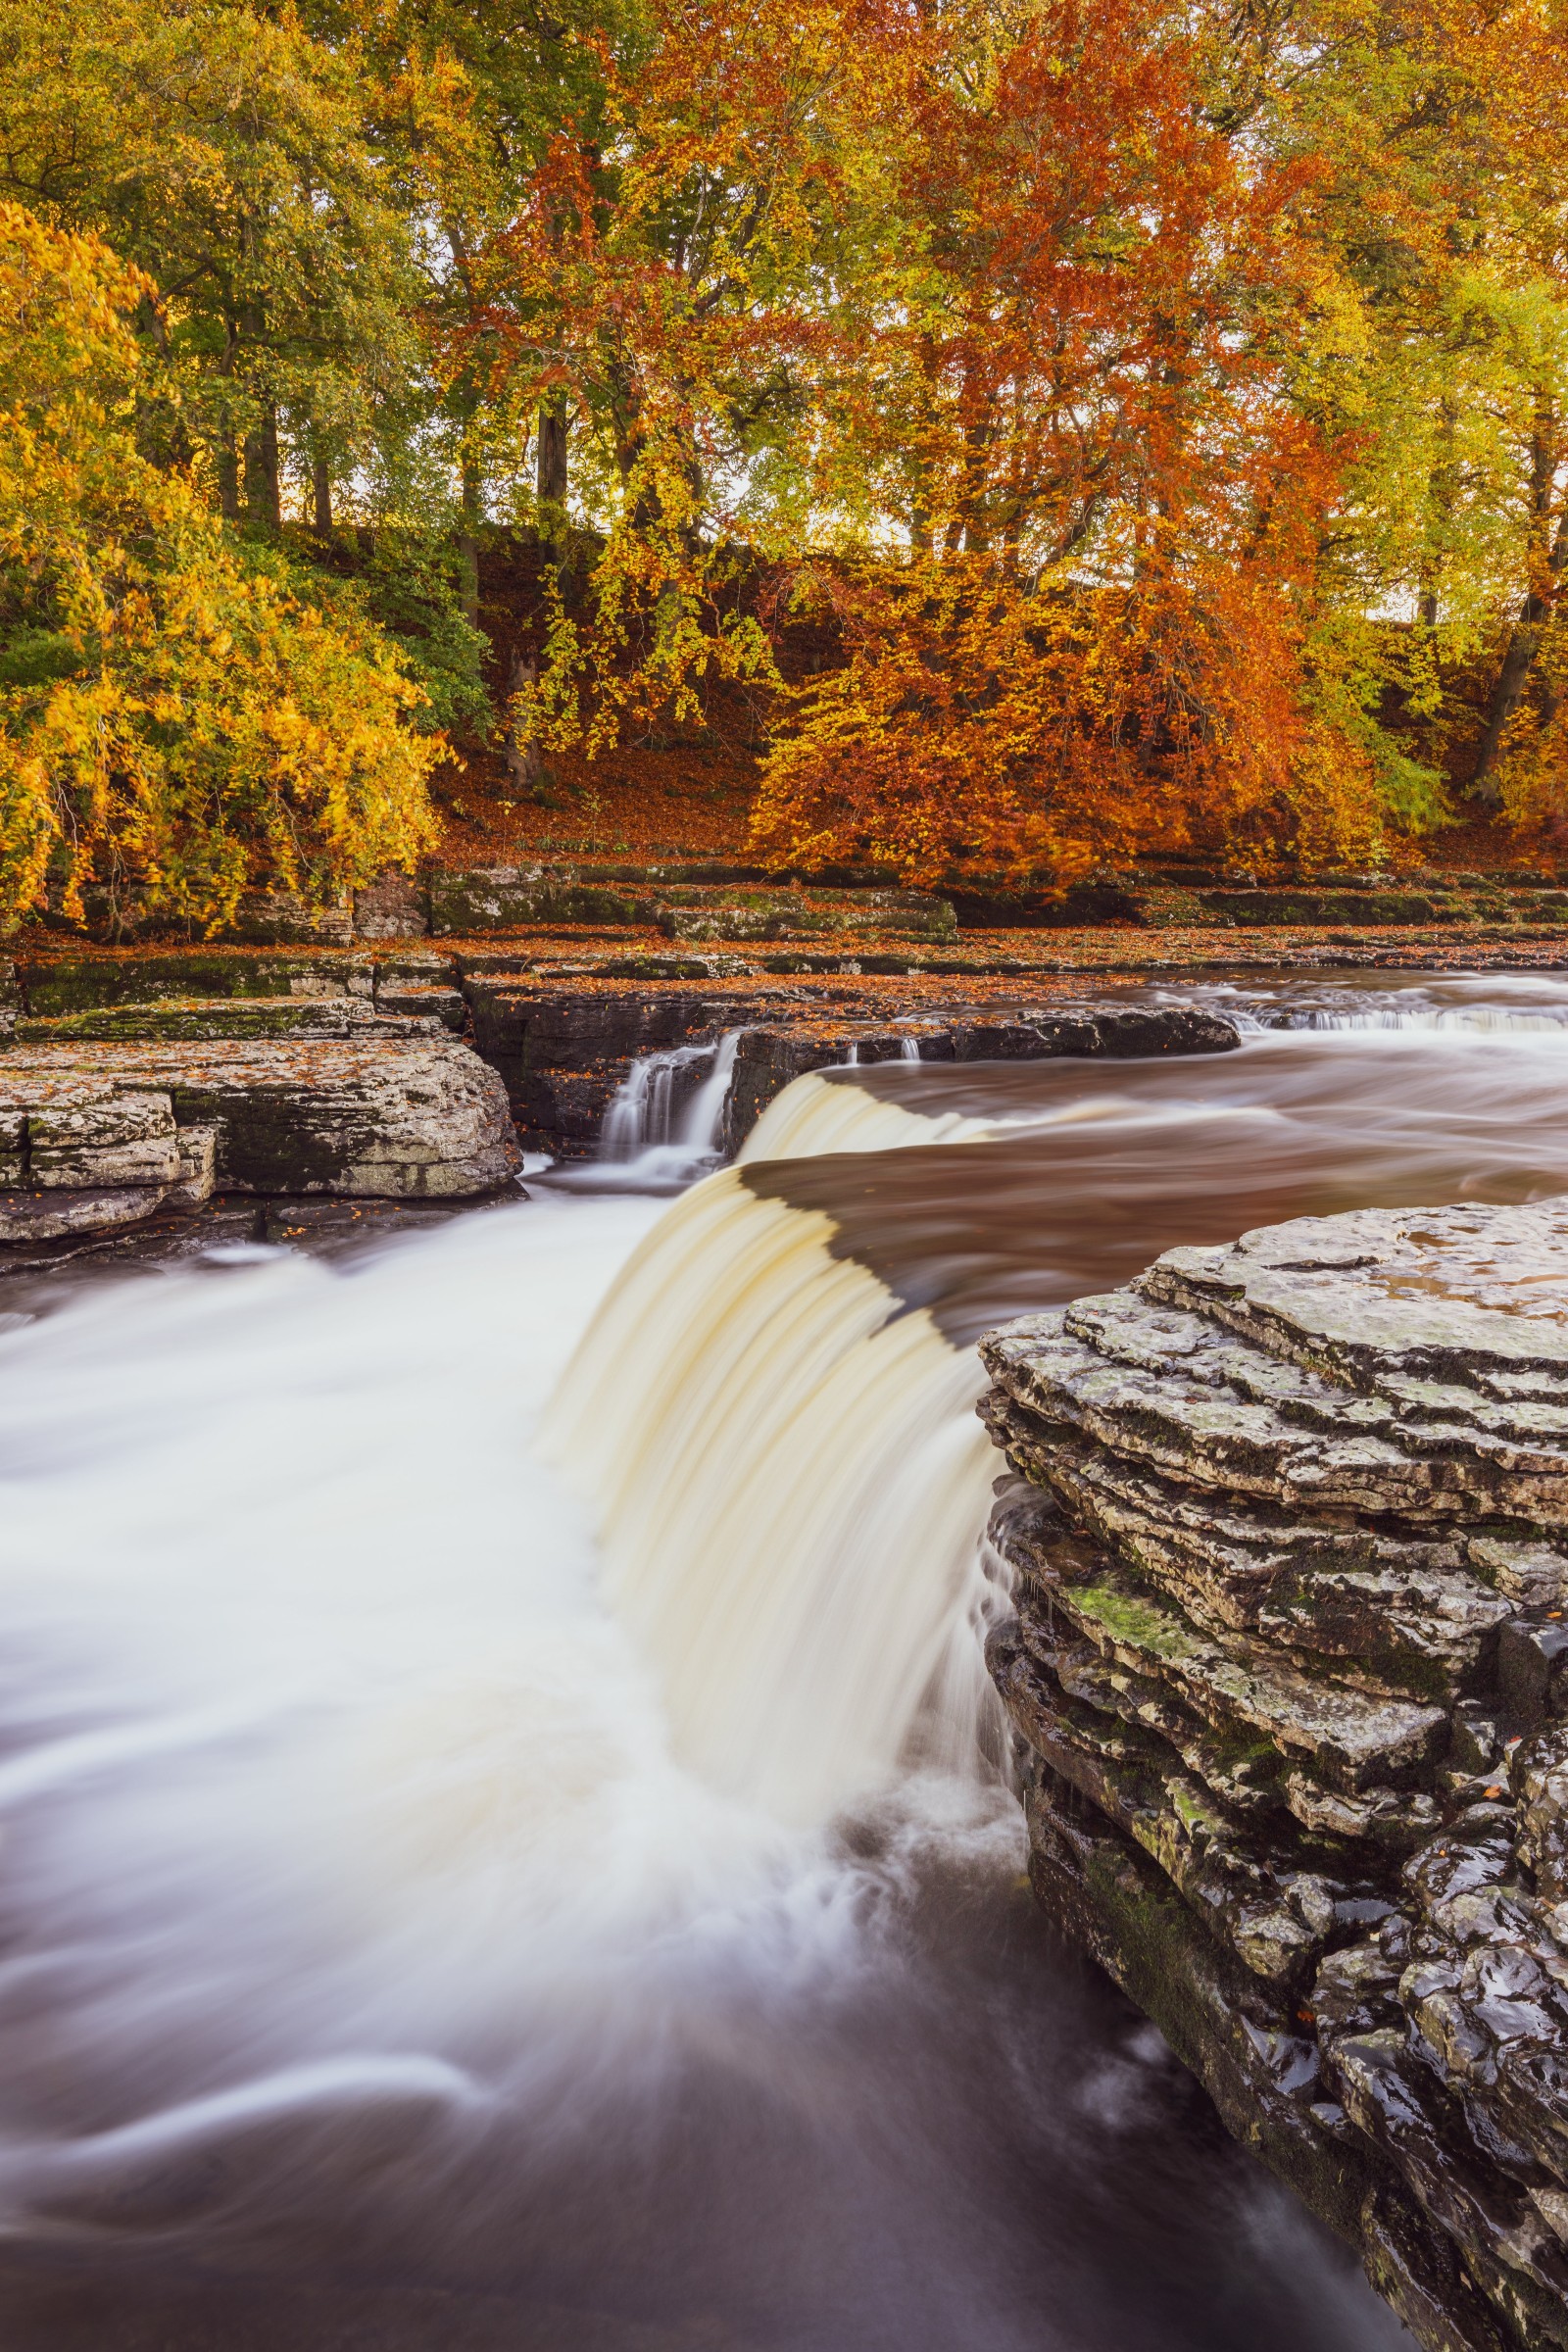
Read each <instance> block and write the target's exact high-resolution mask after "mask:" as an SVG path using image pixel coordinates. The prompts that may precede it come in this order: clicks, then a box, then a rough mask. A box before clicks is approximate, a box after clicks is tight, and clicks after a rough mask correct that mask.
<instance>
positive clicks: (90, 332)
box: [0, 206, 444, 926]
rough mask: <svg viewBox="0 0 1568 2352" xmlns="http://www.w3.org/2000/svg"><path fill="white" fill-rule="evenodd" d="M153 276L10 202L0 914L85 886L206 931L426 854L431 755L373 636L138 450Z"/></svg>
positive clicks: (0, 647) (3, 298) (123, 909)
mask: <svg viewBox="0 0 1568 2352" xmlns="http://www.w3.org/2000/svg"><path fill="white" fill-rule="evenodd" d="M146 293H147V287H146V281H145V279H144V278H142V277H141V276H140V275H139V274H138V273H137V272H136V271H134V270H129V269H127V268H126V267H125V265H124V264H123V263H121V262H119V261H117V260H116V258H115V257H114V255H113V254H111V253H110V252H109V250H108V249H107V248H106V247H105V246H104V245H103V244H102V243H101V242H100V241H99V240H97V239H96V238H92V237H83V236H71V235H67V234H64V233H62V232H61V231H59V230H54V229H50V228H47V227H45V226H44V225H43V224H42V223H41V222H39V221H36V220H34V219H33V218H32V217H31V216H30V215H29V214H27V213H25V212H23V211H22V210H21V209H20V208H17V207H14V206H4V207H0V668H3V672H4V682H3V683H0V923H6V922H11V921H14V920H15V919H16V918H17V917H18V916H19V915H21V914H23V913H25V911H26V909H27V908H28V907H30V906H35V905H36V904H37V903H38V901H39V898H40V895H41V893H42V892H43V889H44V886H45V882H46V878H47V879H52V880H56V881H58V882H59V884H60V886H61V892H62V897H61V905H62V907H63V910H64V911H65V912H67V913H68V914H78V915H79V914H80V913H81V911H82V909H83V907H84V905H85V894H86V893H87V892H88V891H89V890H93V889H96V890H98V891H100V892H102V893H103V894H104V895H105V897H106V899H107V902H108V905H109V907H110V910H111V913H112V914H113V915H114V916H115V917H116V918H117V919H119V920H123V919H124V918H125V917H126V916H127V915H128V914H129V913H130V911H131V910H132V908H133V907H135V908H139V909H140V910H142V911H145V912H148V913H164V914H169V915H172V916H176V917H179V918H182V919H184V920H186V921H189V922H193V923H197V924H202V925H206V926H216V925H218V924H221V923H222V922H225V921H227V920H228V919H229V918H231V916H232V914H233V911H234V907H235V905H236V903H237V901H238V899H239V896H240V894H241V893H242V892H243V891H245V890H246V889H248V888H252V887H256V886H267V887H284V888H289V889H293V890H298V891H301V892H304V893H305V894H306V895H308V896H310V897H314V898H324V897H328V896H332V895H335V894H336V893H337V892H339V891H341V890H343V889H344V888H346V887H348V886H349V885H351V884H354V883H359V882H363V881H366V880H368V879H369V878H370V876H371V875H372V874H374V873H375V872H377V871H378V870H379V869H380V868H381V867H382V866H384V865H386V864H388V863H393V862H397V863H402V862H407V861H408V860H410V859H412V858H416V857H417V856H418V855H419V854H420V853H421V851H423V850H424V849H425V848H427V847H428V846H429V845H430V843H431V841H432V840H433V837H434V831H435V826H434V820H433V817H432V813H431V809H430V806H429V802H428V799H427V796H426V789H425V787H426V780H427V778H428V776H429V773H430V770H431V768H432V767H433V766H434V764H435V762H436V761H437V760H438V759H439V758H440V757H441V753H442V751H443V749H444V746H443V745H442V742H441V739H440V738H439V737H434V736H421V735H418V734H417V733H415V732H414V731H413V729H412V728H411V727H410V725H409V724H408V720H409V717H410V714H411V713H412V712H413V711H415V710H417V708H418V706H419V704H420V702H421V697H420V694H419V690H418V688H417V686H416V685H415V684H414V683H413V682H412V681H411V680H410V678H409V677H408V676H407V674H406V672H405V670H404V668H403V666H402V664H401V663H400V662H399V661H398V660H397V658H396V656H395V655H394V653H393V652H392V650H391V648H390V646H389V644H388V641H387V640H386V638H385V637H384V636H382V635H381V633H380V632H379V631H377V630H376V629H375V628H374V627H373V626H372V625H370V624H369V623H368V621H357V620H356V618H355V617H354V615H353V614H352V613H344V612H343V611H341V610H340V611H336V612H332V613H328V612H325V611H323V610H322V609H321V607H320V606H319V604H313V603H310V602H308V601H306V599H305V598H303V597H302V596H300V595H299V594H298V593H297V592H295V590H294V589H292V588H291V586H290V585H289V584H288V582H287V581H286V580H284V579H280V578H279V576H278V575H277V571H276V568H275V567H274V566H271V565H269V564H258V563H255V562H251V561H247V558H246V553H245V551H244V549H243V548H241V547H240V546H238V545H236V544H235V542H234V541H233V539H232V537H231V536H230V535H229V534H228V533H227V532H226V531H225V529H224V526H223V524H222V522H221V519H220V518H219V517H218V516H217V515H214V514H213V513H212V511H211V509H210V508H209V507H208V506H207V504H206V502H205V501H204V499H203V498H202V496H201V492H200V489H199V486H198V484H197V483H196V482H195V481H194V480H193V479H192V477H191V476H190V475H189V474H188V473H186V472H184V471H182V470H177V469H176V470H165V469H161V468H159V467H158V466H154V465H152V464H151V463H150V462H149V461H148V460H147V459H146V458H145V457H144V456H143V455H142V454H141V451H140V450H139V448H138V447H137V443H136V437H135V423H136V419H137V417H138V415H139V414H140V412H141V409H142V406H143V400H142V395H143V394H144V393H149V392H153V391H156V390H157V389H158V387H157V386H156V384H154V383H153V382H152V380H151V378H150V374H149V368H148V364H147V358H146V354H145V350H144V348H143V347H142V346H141V345H140V344H139V343H138V341H137V339H136V337H135V336H134V334H133V333H132V332H131V330H130V327H129V325H128V323H127V321H128V319H129V318H130V316H131V315H132V314H133V312H134V311H135V309H136V306H137V305H138V304H139V303H140V302H141V301H143V300H144V299H145V298H146Z"/></svg>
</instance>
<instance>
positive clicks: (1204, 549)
mask: <svg viewBox="0 0 1568 2352" xmlns="http://www.w3.org/2000/svg"><path fill="white" fill-rule="evenodd" d="M962 63H963V60H962V59H961V57H959V56H957V55H956V54H955V53H954V44H953V36H952V34H951V32H949V31H947V30H944V31H943V32H941V33H940V34H938V33H931V32H926V33H922V34H921V35H920V36H919V37H917V38H916V39H914V40H913V41H911V43H910V44H909V47H908V50H907V56H906V60H905V71H904V75H903V82H902V88H901V89H900V90H899V91H898V92H897V96H898V98H899V102H900V104H901V107H902V113H903V120H904V122H905V123H906V125H907V130H906V133H905V136H904V141H903V148H902V153H903V159H904V160H903V184H902V186H901V190H900V198H899V201H900V207H901V210H902V211H903V212H904V213H905V214H906V216H907V217H908V216H912V217H913V218H914V219H916V220H918V221H919V222H920V223H921V224H922V235H921V238H920V242H919V247H918V252H919V261H918V265H917V266H916V267H914V268H912V269H911V270H909V271H908V272H907V275H906V279H905V282H904V285H903V287H902V289H901V292H902V295H903V299H901V300H900V301H898V302H896V303H895V302H891V301H890V302H889V303H888V304H887V305H886V306H885V309H884V312H883V315H882V316H881V317H880V318H879V319H875V320H873V321H871V322H870V325H869V331H868V332H867V333H866V334H865V335H864V336H863V339H862V343H861V348H860V351H859V352H858V354H857V355H856V356H855V360H854V362H853V364H851V365H849V366H848V367H846V366H845V365H844V360H843V358H842V357H841V377H840V383H839V386H838V387H837V389H836V393H835V395H833V396H832V397H831V398H830V400H829V402H827V403H825V405H828V406H832V405H833V401H834V400H836V412H837V413H836V416H835V425H836V434H835V437H834V439H833V442H832V444H831V446H830V447H829V448H828V449H827V451H826V454H825V457H824V461H823V463H824V468H825V471H826V472H827V474H828V476H829V479H830V480H836V482H837V483H838V485H839V486H840V488H841V490H842V486H843V483H844V481H845V479H846V478H847V477H848V476H849V475H850V474H851V473H852V472H853V470H854V468H855V467H856V466H864V465H866V464H870V465H871V466H874V467H875V468H876V469H877V477H878V478H877V487H878V492H879V496H880V501H881V504H882V506H883V507H884V509H892V510H893V511H894V512H895V513H901V514H902V515H903V516H905V517H907V528H908V537H909V540H910V543H911V552H910V555H909V556H908V558H907V559H906V560H903V561H899V560H895V559H893V558H892V557H891V551H890V553H889V554H888V555H884V556H883V557H882V559H881V560H880V561H871V562H867V561H865V560H864V559H863V558H862V559H860V560H859V561H858V562H856V563H855V564H853V565H851V566H850V567H848V568H846V569H838V570H835V571H826V570H824V569H822V568H821V567H820V566H819V567H816V568H815V569H814V570H812V571H810V572H809V574H808V575H806V578H805V580H804V582H803V585H804V587H805V589H806V592H807V593H808V594H810V595H815V596H817V597H825V598H826V600H827V601H828V603H829V604H830V606H831V608H832V610H833V612H834V613H835V615H836V617H837V619H838V622H839V626H840V628H841V630H842V634H843V641H844V651H845V666H844V667H843V669H842V670H840V671H838V672H837V673H836V674H834V675H833V676H831V677H828V678H823V679H816V680H812V681H811V682H810V683H809V686H808V687H807V688H806V690H805V691H804V692H803V693H802V695H801V696H800V698H799V701H798V707H797V711H796V720H795V725H794V728H793V730H792V731H791V732H790V733H789V734H788V735H787V736H786V738H785V739H784V740H783V741H782V742H780V743H779V745H778V746H777V747H776V749H775V750H774V753H773V755H772V757H771V759H770V760H769V761H768V763H767V767H766V770H765V778H764V785H763V791H762V797H761V801H760V808H759V811H758V817H757V826H756V835H755V838H756V841H757V844H758V846H759V848H760V849H761V850H762V851H764V852H765V853H766V854H767V855H769V856H772V857H776V858H779V859H780V860H781V861H783V862H799V861H801V860H803V859H810V858H831V857H844V856H847V855H854V856H870V857H875V858H879V859H886V860H891V861H892V862H894V863H896V864H897V865H898V866H899V867H900V868H901V869H902V870H903V871H904V872H905V873H906V874H907V875H908V876H909V877H910V878H913V877H915V876H920V877H930V876H933V875H935V874H937V873H939V872H941V871H943V870H944V869H945V868H947V867H949V866H951V865H955V864H957V865H963V864H966V863H974V862H978V863H981V864H984V865H986V866H991V867H999V868H1002V869H1004V870H1013V871H1019V870H1023V869H1027V868H1029V867H1033V866H1039V865H1047V866H1051V867H1053V868H1054V869H1055V870H1056V871H1057V872H1058V873H1059V874H1063V875H1066V874H1070V873H1072V872H1075V871H1082V870H1084V869H1086V868H1087V867H1089V866H1091V865H1093V864H1095V863H1096V862H1098V861H1100V860H1102V859H1103V858H1128V857H1136V856H1138V855H1139V854H1140V853H1142V852H1146V851H1158V850H1173V849H1179V848H1183V847H1187V846H1189V845H1190V844H1191V843H1193V842H1194V841H1195V840H1204V841H1207V842H1209V843H1214V842H1216V841H1224V842H1230V843H1242V844H1245V845H1246V846H1247V848H1248V849H1249V850H1250V853H1251V854H1252V855H1253V856H1254V857H1262V858H1271V857H1274V856H1277V855H1278V854H1280V853H1281V852H1283V851H1284V850H1285V849H1287V848H1291V849H1293V850H1301V849H1305V850H1306V852H1307V854H1308V855H1309V856H1311V855H1314V854H1317V855H1324V856H1329V855H1340V854H1344V853H1345V851H1346V850H1347V849H1348V847H1349V845H1350V842H1351V840H1352V839H1353V840H1356V842H1357V846H1360V847H1362V848H1363V849H1364V848H1365V847H1366V846H1367V836H1368V834H1369V833H1375V820H1371V819H1370V818H1369V815H1368V802H1369V798H1370V794H1369V777H1368V774H1367V770H1366V763H1365V761H1364V760H1362V759H1361V758H1360V756H1359V755H1358V754H1357V752H1356V751H1355V750H1354V748H1353V747H1352V746H1351V744H1350V743H1349V742H1348V740H1346V739H1344V738H1343V737H1341V736H1340V735H1339V734H1338V732H1337V731H1336V730H1335V729H1334V728H1332V727H1331V726H1328V725H1326V724H1325V723H1324V722H1323V721H1322V720H1320V719H1314V718H1313V717H1312V716H1311V715H1310V713H1309V711H1308V707H1307V699H1306V694H1305V691H1304V686H1305V680H1304V678H1303V670H1302V643H1303V624H1304V621H1305V617H1306V614H1307V612H1308V610H1309V607H1310V597H1311V577H1312V563H1313V557H1314V553H1315V547H1316V541H1317V537H1318V532H1319V529H1320V527H1321V522H1322V518H1323V516H1324V515H1325V513H1326V511H1327V509H1328V506H1329V504H1330V502H1331V500H1332V497H1333V491H1334V467H1333V464H1332V454H1331V452H1330V451H1329V450H1328V449H1327V448H1326V447H1325V445H1324V444H1323V442H1322V441H1321V439H1320V438H1319V437H1318V436H1317V435H1316V434H1315V433H1314V432H1313V431H1312V429H1311V428H1310V427H1309V426H1308V425H1306V424H1304V423H1303V422H1302V421H1301V420H1300V418H1299V416H1298V415H1296V414H1294V413H1293V411H1292V409H1291V407H1290V406H1289V403H1288V401H1287V399H1286V396H1285V392H1286V387H1285V384H1284V381H1283V375H1282V368H1281V346H1282V342H1283V339H1284V338H1285V337H1286V336H1287V335H1288V334H1289V332H1290V329H1291V323H1292V318H1293V303H1294V302H1295V301H1296V299H1297V298H1298V297H1299V295H1300V294H1301V293H1302V292H1303V291H1304V288H1305V283H1306V273H1305V270H1304V268H1303V265H1302V264H1301V262H1300V261H1299V257H1298V254H1297V252H1296V249H1295V244H1294V240H1293V236H1292V232H1291V227H1290V221H1289V203H1290V199H1291V198H1292V196H1293V195H1294V194H1295V193H1296V192H1297V190H1298V189H1299V185H1300V182H1301V177H1302V173H1301V171H1300V169H1299V167H1298V168H1297V169H1296V170H1295V171H1293V172H1264V171H1260V170H1256V169H1253V168H1250V167H1249V165H1248V163H1247V161H1246V159H1245V157H1244V156H1243V155H1242V153H1241V152H1240V151H1239V150H1238V148H1237V146H1236V144H1235V143H1234V142H1232V141H1229V140H1227V139H1225V138H1224V137H1222V136H1221V135H1219V134H1218V133H1217V132H1216V131H1214V130H1213V129H1211V128H1210V127H1208V126H1207V123H1206V122H1205V118H1204V114H1203V110H1202V108H1201V105H1200V104H1199V91H1198V87H1197V81H1196V78H1195V71H1194V68H1193V64H1192V61H1191V59H1190V58H1189V57H1188V55H1187V53H1186V52H1185V50H1184V49H1183V47H1182V45H1181V43H1180V41H1179V40H1177V41H1172V40H1170V39H1168V38H1166V37H1165V36H1164V34H1163V33H1162V31H1161V29H1160V20H1159V18H1158V17H1157V16H1156V14H1155V13H1154V12H1153V11H1152V9H1150V8H1149V7H1147V6H1146V5H1145V4H1144V0H1053V4H1052V5H1051V6H1049V7H1047V8H1046V9H1044V10H1042V11H1040V12H1038V13H1036V14H1034V15H1032V16H1031V18H1030V19H1029V21H1028V22H1027V25H1025V27H1024V29H1023V30H1022V31H1021V32H1020V33H1019V35H1018V36H1017V38H1016V39H1015V40H1014V41H1013V42H1012V44H1011V45H1010V46H1009V47H1008V48H1007V49H1006V50H1005V52H1004V54H1002V55H1001V56H1000V57H999V58H997V59H996V60H995V61H994V62H993V64H992V66H991V69H990V71H989V72H988V73H986V74H985V75H984V76H983V77H982V83H981V88H980V92H979V94H978V95H977V94H976V86H975V75H974V73H972V72H971V73H963V72H961V71H960V70H959V69H960V66H961V65H962ZM798 593H799V591H798Z"/></svg>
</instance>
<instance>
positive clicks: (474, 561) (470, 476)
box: [458, 458, 484, 628]
mask: <svg viewBox="0 0 1568 2352" xmlns="http://www.w3.org/2000/svg"><path fill="white" fill-rule="evenodd" d="M483 512H484V498H483V486H482V484H481V483H480V480H479V468H478V466H477V464H476V463H475V461H474V460H473V459H472V458H465V459H464V461H463V528H462V529H461V530H460V531H459V533H458V569H459V572H460V574H461V577H462V590H461V593H462V597H463V615H464V618H465V619H466V621H467V623H468V626H469V627H470V628H477V627H478V625H479V521H480V517H481V515H482V514H483Z"/></svg>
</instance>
